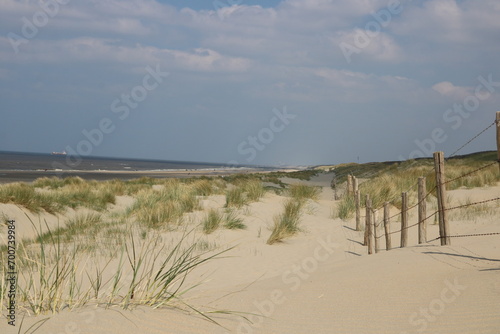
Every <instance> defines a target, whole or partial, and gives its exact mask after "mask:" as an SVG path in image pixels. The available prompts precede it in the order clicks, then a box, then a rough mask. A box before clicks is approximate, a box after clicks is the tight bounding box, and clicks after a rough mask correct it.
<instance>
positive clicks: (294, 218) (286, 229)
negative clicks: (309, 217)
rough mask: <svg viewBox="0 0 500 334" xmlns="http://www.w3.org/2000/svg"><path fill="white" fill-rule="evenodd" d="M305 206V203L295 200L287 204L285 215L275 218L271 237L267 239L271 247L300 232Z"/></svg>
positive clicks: (290, 200) (288, 201)
mask: <svg viewBox="0 0 500 334" xmlns="http://www.w3.org/2000/svg"><path fill="white" fill-rule="evenodd" d="M303 206H304V202H303V201H299V200H296V199H293V198H290V199H288V200H287V201H286V202H285V204H284V210H283V213H281V214H279V215H277V216H275V217H274V226H273V229H272V232H271V235H270V236H269V238H268V239H267V243H268V244H269V245H272V244H274V243H276V242H281V241H283V239H285V238H288V237H290V236H292V235H294V234H295V233H297V232H298V231H299V230H300V229H299V223H300V218H301V216H302V208H303Z"/></svg>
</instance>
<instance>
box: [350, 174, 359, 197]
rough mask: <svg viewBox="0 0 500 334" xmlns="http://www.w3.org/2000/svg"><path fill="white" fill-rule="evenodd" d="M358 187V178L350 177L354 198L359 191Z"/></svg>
mask: <svg viewBox="0 0 500 334" xmlns="http://www.w3.org/2000/svg"><path fill="white" fill-rule="evenodd" d="M358 188H359V186H358V178H357V177H356V176H354V175H353V176H352V194H353V195H354V196H356V191H358V190H359V189H358Z"/></svg>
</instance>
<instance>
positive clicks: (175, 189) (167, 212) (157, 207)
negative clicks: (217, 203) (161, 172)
mask: <svg viewBox="0 0 500 334" xmlns="http://www.w3.org/2000/svg"><path fill="white" fill-rule="evenodd" d="M164 186H165V187H164V188H163V189H161V190H154V189H152V188H151V189H145V190H142V191H141V192H139V193H138V194H137V200H136V202H135V203H134V205H133V206H132V208H131V210H130V215H134V216H135V218H136V220H137V221H138V222H139V223H141V224H144V225H145V226H148V227H151V228H159V227H162V226H170V227H171V226H172V225H175V224H177V223H178V222H179V220H180V219H181V218H182V216H183V215H184V214H185V213H187V212H192V211H194V210H197V209H199V208H200V204H199V199H198V198H197V195H196V193H195V191H194V190H193V188H192V187H191V186H189V185H186V184H183V183H180V182H178V181H167V182H166V183H165V185H164Z"/></svg>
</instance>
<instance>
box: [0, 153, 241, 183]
mask: <svg viewBox="0 0 500 334" xmlns="http://www.w3.org/2000/svg"><path fill="white" fill-rule="evenodd" d="M228 167H230V166H228V165H226V164H215V163H204V162H186V161H168V160H147V159H130V158H104V157H75V156H70V155H53V154H43V153H18V152H2V151H0V183H7V182H15V181H27V182H31V181H33V180H35V179H37V178H39V177H51V176H57V177H68V176H79V177H82V178H84V179H97V180H106V179H113V178H119V179H131V178H137V177H141V176H150V177H165V172H168V171H170V172H172V173H170V174H171V176H174V177H176V176H189V175H191V173H186V172H189V171H193V172H194V173H193V174H196V173H195V172H197V173H198V174H199V173H200V172H206V173H207V174H208V173H217V172H221V171H223V170H225V171H227V170H228ZM246 168H248V167H244V166H243V167H241V169H246ZM231 169H233V170H234V169H236V170H237V169H239V168H231ZM176 172H183V173H182V174H176ZM160 175H161V176H160Z"/></svg>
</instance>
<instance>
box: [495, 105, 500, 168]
mask: <svg viewBox="0 0 500 334" xmlns="http://www.w3.org/2000/svg"><path fill="white" fill-rule="evenodd" d="M495 123H496V126H497V158H498V170H499V171H500V111H497V118H496V120H495Z"/></svg>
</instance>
